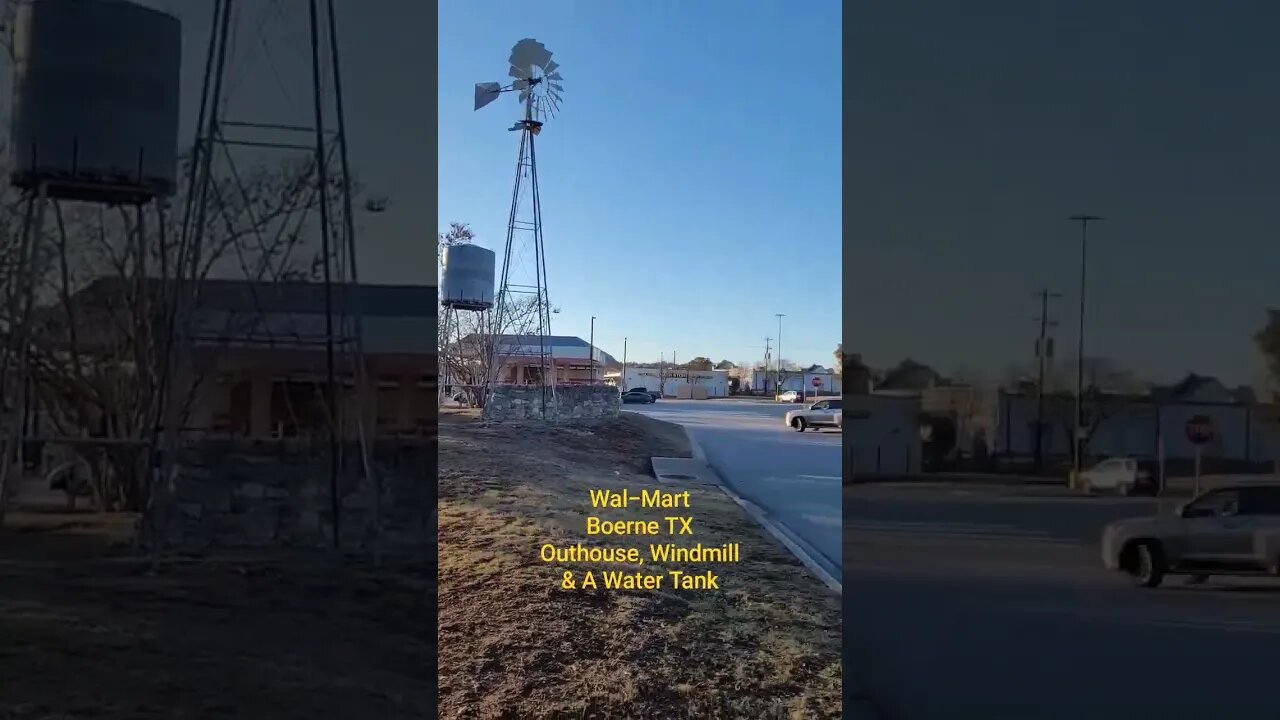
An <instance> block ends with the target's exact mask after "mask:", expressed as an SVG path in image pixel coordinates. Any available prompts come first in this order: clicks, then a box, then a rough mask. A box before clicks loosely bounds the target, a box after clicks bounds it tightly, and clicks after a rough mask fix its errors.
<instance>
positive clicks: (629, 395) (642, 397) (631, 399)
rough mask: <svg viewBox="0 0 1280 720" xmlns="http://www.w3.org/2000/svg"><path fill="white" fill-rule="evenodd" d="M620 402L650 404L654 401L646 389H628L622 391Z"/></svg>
mask: <svg viewBox="0 0 1280 720" xmlns="http://www.w3.org/2000/svg"><path fill="white" fill-rule="evenodd" d="M622 402H624V403H641V404H646V405H648V404H652V403H653V402H654V400H653V395H652V394H650V393H649V391H648V390H643V389H641V390H628V391H626V392H624V393H622Z"/></svg>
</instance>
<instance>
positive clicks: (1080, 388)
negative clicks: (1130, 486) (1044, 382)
mask: <svg viewBox="0 0 1280 720" xmlns="http://www.w3.org/2000/svg"><path fill="white" fill-rule="evenodd" d="M1067 219H1068V220H1070V221H1072V222H1078V223H1080V332H1079V335H1078V337H1077V344H1076V431H1075V435H1074V436H1073V437H1072V442H1071V447H1072V450H1073V452H1072V455H1073V456H1074V457H1073V458H1072V462H1071V465H1072V469H1074V470H1075V475H1074V476H1073V477H1076V478H1078V477H1079V476H1080V462H1081V456H1082V455H1083V454H1084V447H1083V446H1082V444H1081V442H1080V439H1081V437H1082V436H1083V432H1084V399H1083V398H1084V299H1085V295H1084V293H1085V275H1086V270H1087V268H1088V258H1089V223H1090V222H1092V221H1094V220H1101V219H1102V218H1100V217H1098V216H1096V215H1072V216H1071V217H1069V218H1067Z"/></svg>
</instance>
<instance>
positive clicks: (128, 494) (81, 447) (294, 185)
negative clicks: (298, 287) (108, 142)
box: [0, 160, 341, 510]
mask: <svg viewBox="0 0 1280 720" xmlns="http://www.w3.org/2000/svg"><path fill="white" fill-rule="evenodd" d="M184 169H185V170H186V171H188V172H189V171H190V166H189V164H188V166H187V167H186V168H184ZM326 191H328V192H330V193H333V194H334V195H335V196H336V195H337V194H338V193H339V192H340V191H341V188H340V187H338V185H337V184H331V186H330V187H329V188H326ZM320 199H321V195H320V188H318V187H317V184H316V182H315V173H314V171H313V163H312V162H311V161H309V160H308V161H297V160H293V161H286V162H283V163H280V164H278V165H275V166H259V167H256V168H252V169H251V170H249V171H248V172H247V173H242V174H238V175H236V176H234V177H227V178H222V179H219V180H218V181H216V182H214V183H213V184H212V185H211V186H210V188H209V192H208V194H207V196H206V200H205V201H206V203H207V205H208V206H207V208H206V212H204V213H192V216H193V217H197V216H201V215H202V216H203V217H204V218H205V227H204V228H203V232H204V237H205V242H204V250H203V252H202V254H201V257H200V263H199V264H198V265H197V266H196V267H195V269H194V277H192V276H191V272H183V273H181V275H183V276H185V277H186V278H187V282H190V281H192V280H194V281H196V282H195V283H194V285H193V287H194V288H195V290H196V292H197V296H196V300H195V307H196V308H198V307H199V305H200V299H199V296H198V290H199V287H200V283H199V281H203V280H205V279H208V278H210V277H211V276H230V277H234V278H237V279H243V280H250V281H275V280H309V279H314V278H315V277H316V276H317V274H318V272H319V268H320V267H322V263H323V258H322V257H320V256H319V254H318V253H316V252H314V251H312V250H311V247H312V244H313V243H311V242H308V239H309V238H312V237H314V235H315V233H314V231H313V229H312V228H311V227H310V225H309V223H308V221H307V218H308V214H309V213H310V211H312V210H314V209H316V208H317V207H318V206H319V202H320ZM176 200H177V203H176V204H177V205H179V206H180V207H181V206H183V205H184V204H185V203H186V200H187V199H186V198H185V197H181V196H179V197H178V198H176ZM330 201H331V202H332V198H330ZM49 215H51V216H52V222H51V223H48V225H50V227H47V228H45V229H44V230H45V231H44V233H43V234H42V235H41V236H40V237H39V238H38V245H37V246H38V247H39V248H40V249H41V252H40V253H38V254H37V255H36V257H35V258H34V262H33V263H32V264H31V267H32V268H33V269H34V281H35V283H36V307H35V308H34V309H33V313H34V316H35V319H36V322H35V323H34V325H33V327H32V332H31V335H30V339H31V343H30V351H29V352H30V371H31V377H32V381H33V384H34V387H35V389H36V393H37V397H38V401H39V409H40V411H41V412H40V417H41V418H42V419H43V420H45V421H46V422H47V423H48V424H49V425H50V426H51V427H50V428H49V429H50V430H52V431H53V432H54V433H55V434H57V435H60V436H63V437H86V436H87V437H91V438H93V439H94V440H95V441H96V442H94V443H85V444H77V445H75V446H74V447H75V450H76V453H78V454H79V455H80V457H81V459H82V460H83V462H84V463H85V464H87V465H88V466H89V468H90V471H91V472H90V478H91V483H90V487H91V490H92V494H93V497H94V501H95V505H96V506H97V507H98V508H99V509H102V510H109V509H131V510H137V509H141V508H143V507H145V506H146V505H147V501H148V497H149V491H150V488H149V478H150V473H149V472H147V471H146V470H145V468H143V467H142V465H141V460H142V457H143V452H142V449H143V448H144V447H146V446H147V443H148V438H149V436H151V435H152V433H153V431H154V428H155V427H156V426H157V424H158V423H159V422H160V421H161V407H160V400H159V398H160V395H161V393H160V392H159V390H160V388H161V387H162V383H167V391H168V392H169V393H172V394H173V397H175V398H179V399H180V403H181V404H180V410H179V419H180V422H179V426H181V425H182V424H184V423H185V422H186V419H187V418H188V416H189V414H190V411H191V405H192V401H193V399H194V397H195V395H196V391H197V388H198V387H199V385H200V383H201V382H202V381H203V380H204V377H205V372H207V371H208V370H210V369H212V368H213V367H214V366H215V365H216V358H217V352H216V348H214V349H212V351H211V349H210V348H208V347H202V349H201V355H202V357H201V358H200V362H199V363H196V365H195V367H196V370H197V372H196V373H194V374H192V375H189V376H184V377H185V380H186V382H184V383H180V382H179V381H178V380H177V376H176V375H175V373H174V372H173V368H172V367H169V363H168V357H167V355H166V353H167V351H168V349H169V344H170V343H171V338H172V331H173V329H174V324H175V323H176V322H179V320H178V319H177V318H175V313H176V312H177V304H178V303H177V294H176V289H175V288H176V285H177V283H176V282H175V280H176V278H177V277H178V276H179V274H180V271H179V268H180V267H181V266H182V264H183V257H184V252H185V251H184V249H183V248H182V247H181V246H180V245H181V243H180V236H181V231H180V228H179V225H180V224H181V219H180V218H181V215H182V214H181V213H170V212H166V211H165V210H164V206H163V205H161V206H152V207H151V208H149V209H143V208H138V209H137V211H136V212H135V210H134V209H133V208H126V207H115V208H107V207H104V206H102V205H86V204H79V203H65V204H64V203H51V204H50V207H49ZM13 217H14V207H13V206H12V204H9V205H6V206H5V207H4V211H3V212H0V229H2V228H4V226H5V225H6V224H12V223H13ZM314 244H316V245H318V242H315V243H314ZM250 287H252V286H250ZM11 307H12V305H11ZM17 320H18V318H16V317H14V316H13V315H12V313H6V316H5V317H4V318H3V323H0V325H2V326H3V327H4V332H5V334H6V336H12V334H13V332H12V329H13V328H15V327H16V324H17ZM259 322H260V318H257V317H243V316H241V317H234V316H233V317H228V318H227V319H226V320H225V323H226V326H225V327H210V328H201V330H202V331H203V332H205V333H206V334H210V333H211V334H212V336H214V337H219V336H220V337H222V338H224V339H229V338H234V337H235V336H236V335H237V333H238V332H239V331H241V330H243V329H244V328H242V327H238V326H239V325H240V324H242V323H247V324H249V325H257V324H258V323H259ZM179 361H180V360H179Z"/></svg>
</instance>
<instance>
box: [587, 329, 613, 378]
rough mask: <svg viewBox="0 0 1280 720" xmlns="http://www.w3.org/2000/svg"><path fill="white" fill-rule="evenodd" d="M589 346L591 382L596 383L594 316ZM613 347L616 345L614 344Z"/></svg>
mask: <svg viewBox="0 0 1280 720" xmlns="http://www.w3.org/2000/svg"><path fill="white" fill-rule="evenodd" d="M587 344H588V345H590V346H591V350H590V351H589V352H590V353H591V384H592V385H595V384H596V316H595V315H592V316H591V340H589V341H588V343H587ZM614 347H617V346H616V345H615V346H614Z"/></svg>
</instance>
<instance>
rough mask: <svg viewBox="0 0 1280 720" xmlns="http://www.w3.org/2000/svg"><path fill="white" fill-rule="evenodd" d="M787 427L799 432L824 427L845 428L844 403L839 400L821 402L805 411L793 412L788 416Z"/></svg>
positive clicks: (815, 430)
mask: <svg viewBox="0 0 1280 720" xmlns="http://www.w3.org/2000/svg"><path fill="white" fill-rule="evenodd" d="M786 423H787V427H789V428H792V429H794V430H795V431H797V432H804V431H805V430H808V429H809V428H813V430H814V432H817V431H818V430H819V429H821V428H824V427H833V428H840V429H841V430H843V428H844V401H843V400H840V399H838V398H835V399H831V400H820V401H818V402H816V403H814V404H812V405H810V406H809V407H807V408H805V409H803V410H792V411H790V412H788V413H787V415H786Z"/></svg>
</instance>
